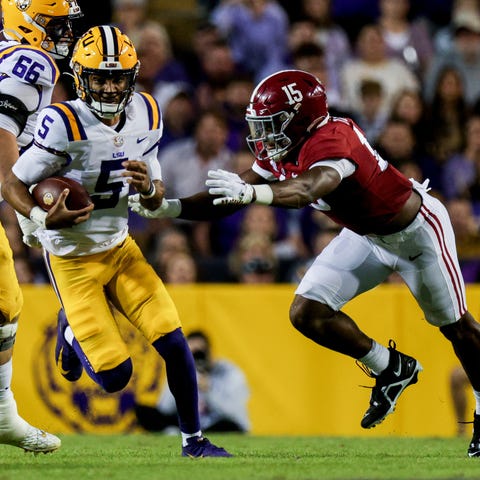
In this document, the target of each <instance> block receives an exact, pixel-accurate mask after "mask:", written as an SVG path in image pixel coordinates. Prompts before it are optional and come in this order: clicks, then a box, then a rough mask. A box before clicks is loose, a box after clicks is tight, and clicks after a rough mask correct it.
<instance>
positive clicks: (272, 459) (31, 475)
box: [0, 434, 480, 480]
mask: <svg viewBox="0 0 480 480" xmlns="http://www.w3.org/2000/svg"><path fill="white" fill-rule="evenodd" d="M210 439H211V440H212V441H214V442H215V443H217V444H219V445H222V446H224V447H225V448H227V449H228V450H230V451H231V452H232V453H233V454H234V455H235V457H234V458H204V459H195V460H192V459H189V458H183V457H181V456H180V447H179V438H178V437H171V436H160V435H142V434H138V435H117V436H96V435H68V436H67V435H65V436H63V437H62V441H63V446H62V448H61V449H60V450H59V451H57V452H55V453H53V454H49V455H43V454H40V455H37V456H34V455H32V454H26V453H24V452H22V451H21V450H19V449H17V448H13V447H8V446H4V445H1V446H0V480H10V479H15V480H16V479H19V480H20V479H21V480H43V479H48V480H77V479H82V480H83V479H95V480H124V479H125V480H143V479H145V480H147V479H148V480H155V479H162V480H163V479H166V480H167V479H168V480H193V479H202V480H237V479H238V480H307V479H308V480H316V479H355V480H359V479H378V478H385V479H386V478H388V479H414V478H415V479H447V478H448V479H452V478H455V479H460V478H462V479H465V478H472V479H473V478H476V479H478V478H480V459H478V460H477V459H469V458H467V457H466V448H467V444H468V439H465V438H463V439H461V438H452V439H436V438H392V437H389V438H378V437H377V438H368V439H365V438H361V439H360V438H320V437H251V436H237V435H212V436H210Z"/></svg>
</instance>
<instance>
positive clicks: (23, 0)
mask: <svg viewBox="0 0 480 480" xmlns="http://www.w3.org/2000/svg"><path fill="white" fill-rule="evenodd" d="M31 4H32V0H15V5H16V6H17V8H18V9H19V10H21V11H22V12H24V11H25V10H26V9H27V8H28V7H29V6H30V5H31Z"/></svg>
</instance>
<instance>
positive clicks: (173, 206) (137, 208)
mask: <svg viewBox="0 0 480 480" xmlns="http://www.w3.org/2000/svg"><path fill="white" fill-rule="evenodd" d="M128 206H129V207H130V209H131V210H132V212H135V213H138V214H139V215H141V216H142V217H145V218H175V217H178V216H179V215H180V212H181V211H182V204H181V202H180V200H178V199H176V198H174V199H170V200H166V199H165V198H164V199H163V200H162V204H161V205H160V206H159V207H158V208H157V209H156V210H149V209H148V208H145V207H144V206H143V205H142V204H141V203H140V194H138V193H136V194H135V195H129V197H128Z"/></svg>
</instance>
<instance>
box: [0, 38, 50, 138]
mask: <svg viewBox="0 0 480 480" xmlns="http://www.w3.org/2000/svg"><path fill="white" fill-rule="evenodd" d="M58 76H59V70H58V67H57V65H56V64H55V61H54V59H53V58H52V57H51V56H50V55H49V54H48V53H46V52H44V51H43V50H41V49H39V48H37V47H32V46H30V45H22V44H20V43H18V42H16V41H3V42H0V93H3V94H6V95H11V96H14V97H16V98H18V99H20V100H21V101H22V102H23V103H24V104H25V106H26V107H27V109H28V110H29V111H30V112H32V113H31V114H30V115H29V116H28V120H27V124H26V125H25V128H24V129H23V131H20V129H18V128H16V129H12V128H8V127H7V126H6V125H8V124H5V125H2V124H1V123H0V127H4V128H7V129H8V130H10V131H12V130H13V131H12V133H13V134H14V135H16V136H18V138H17V143H18V145H19V146H20V147H25V146H27V145H29V144H30V143H31V142H32V140H33V133H34V128H35V122H36V119H37V116H38V112H39V110H41V109H42V108H43V107H46V106H47V105H49V104H50V103H51V101H52V92H53V87H54V86H55V83H56V82H57V80H58ZM1 117H7V118H5V120H6V121H7V122H8V119H9V117H8V115H6V114H5V113H0V120H1Z"/></svg>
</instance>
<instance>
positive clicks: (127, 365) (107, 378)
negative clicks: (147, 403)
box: [95, 358, 133, 393]
mask: <svg viewBox="0 0 480 480" xmlns="http://www.w3.org/2000/svg"><path fill="white" fill-rule="evenodd" d="M132 371H133V366H132V360H131V359H130V358H127V360H125V361H124V362H122V363H121V364H120V365H117V366H116V367H115V368H112V369H111V370H105V371H103V372H98V373H95V376H96V377H97V378H96V379H95V381H96V382H97V383H98V384H99V385H100V386H101V387H102V388H103V389H104V390H105V391H106V392H108V393H113V392H119V391H120V390H123V389H124V388H125V387H126V386H127V384H128V382H129V381H130V378H131V377H132Z"/></svg>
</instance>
